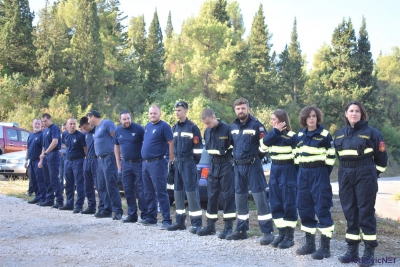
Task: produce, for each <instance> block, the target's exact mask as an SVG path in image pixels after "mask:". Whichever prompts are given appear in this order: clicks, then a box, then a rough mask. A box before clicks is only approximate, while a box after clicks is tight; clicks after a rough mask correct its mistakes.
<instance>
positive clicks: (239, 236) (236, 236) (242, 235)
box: [225, 231, 247, 240]
mask: <svg viewBox="0 0 400 267" xmlns="http://www.w3.org/2000/svg"><path fill="white" fill-rule="evenodd" d="M225 239H226V240H243V239H247V232H246V231H235V232H234V233H233V234H231V235H228V236H227V237H226V238H225Z"/></svg>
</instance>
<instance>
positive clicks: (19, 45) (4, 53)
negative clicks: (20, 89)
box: [0, 0, 36, 76]
mask: <svg viewBox="0 0 400 267" xmlns="http://www.w3.org/2000/svg"><path fill="white" fill-rule="evenodd" d="M33 19H34V13H33V12H31V11H30V9H29V1H28V0H3V1H1V2H0V65H3V68H4V70H3V72H5V73H10V74H11V73H16V72H20V73H23V74H24V75H25V76H31V75H33V74H34V66H35V60H36V59H35V47H34V45H33V38H32V31H33V27H32V21H33Z"/></svg>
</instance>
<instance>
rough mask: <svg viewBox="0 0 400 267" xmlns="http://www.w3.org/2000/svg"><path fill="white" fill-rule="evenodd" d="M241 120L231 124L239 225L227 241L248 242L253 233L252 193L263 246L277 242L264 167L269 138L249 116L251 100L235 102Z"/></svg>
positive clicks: (263, 128) (262, 126)
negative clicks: (262, 141) (265, 143)
mask: <svg viewBox="0 0 400 267" xmlns="http://www.w3.org/2000/svg"><path fill="white" fill-rule="evenodd" d="M234 110H235V113H236V116H237V119H236V120H235V121H234V122H233V124H232V125H231V134H232V139H233V158H234V162H235V202H236V210H237V225H236V230H235V232H234V233H233V234H231V235H228V236H227V237H226V239H227V240H241V239H247V231H248V230H249V211H248V208H247V207H248V192H249V190H250V191H251V193H252V195H253V198H254V201H255V203H256V205H257V214H258V224H259V225H260V228H261V232H262V233H263V237H262V238H261V240H260V244H261V245H269V244H270V243H271V242H272V241H273V240H274V235H273V234H272V232H273V225H272V215H271V211H270V207H269V202H268V198H267V195H266V193H265V189H266V188H267V183H266V181H265V177H264V171H263V168H262V164H261V158H262V157H263V156H264V153H260V148H259V147H260V139H262V138H263V137H264V136H265V135H266V133H267V132H266V130H265V127H264V125H262V123H261V122H259V121H258V120H257V119H256V118H254V117H253V116H251V115H250V113H249V101H248V100H247V99H245V98H242V97H241V98H239V99H237V100H236V101H235V103H234Z"/></svg>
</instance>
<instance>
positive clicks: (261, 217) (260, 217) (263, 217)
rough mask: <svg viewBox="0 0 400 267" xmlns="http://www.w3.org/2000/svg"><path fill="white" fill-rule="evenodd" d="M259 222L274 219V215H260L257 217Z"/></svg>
mask: <svg viewBox="0 0 400 267" xmlns="http://www.w3.org/2000/svg"><path fill="white" fill-rule="evenodd" d="M257 218H258V220H259V221H267V220H271V219H272V214H271V213H270V214H266V215H258V216H257Z"/></svg>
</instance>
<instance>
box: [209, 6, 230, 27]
mask: <svg viewBox="0 0 400 267" xmlns="http://www.w3.org/2000/svg"><path fill="white" fill-rule="evenodd" d="M213 4H214V5H213V10H212V14H213V16H214V18H215V19H217V20H218V21H219V22H221V23H227V26H228V27H231V23H230V21H229V15H228V12H227V11H226V5H227V1H226V0H217V1H216V2H215V3H213Z"/></svg>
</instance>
